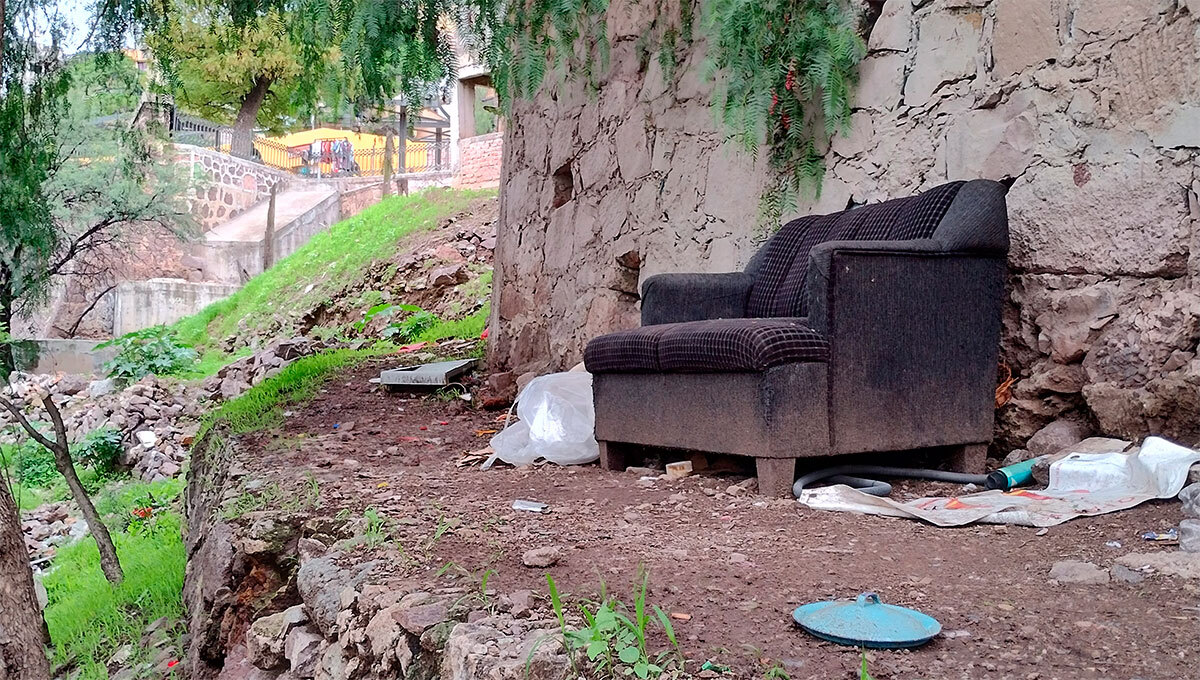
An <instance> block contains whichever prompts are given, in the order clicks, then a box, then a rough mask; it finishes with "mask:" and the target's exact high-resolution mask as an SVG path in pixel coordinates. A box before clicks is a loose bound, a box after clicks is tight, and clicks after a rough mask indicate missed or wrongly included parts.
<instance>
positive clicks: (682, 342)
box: [583, 318, 829, 373]
mask: <svg viewBox="0 0 1200 680" xmlns="http://www.w3.org/2000/svg"><path fill="white" fill-rule="evenodd" d="M583 357H584V359H583V360H584V366H585V367H586V368H587V370H588V371H590V372H592V373H639V372H643V373H644V372H664V373H722V372H750V371H765V370H766V369H768V368H771V367H772V366H778V365H780V364H786V363H793V362H800V361H826V360H828V358H829V343H828V342H827V341H826V340H825V338H824V337H822V336H821V334H820V333H817V332H816V331H814V330H812V329H811V328H809V327H808V326H807V325H805V323H804V319H796V318H775V319H713V320H709V321H689V322H687V323H672V324H661V325H657V326H644V327H642V328H637V329H634V330H629V331H619V332H617V333H609V334H608V335H602V336H600V337H598V338H596V339H594V340H592V341H591V342H589V343H588V345H587V348H586V349H585V350H584V354H583Z"/></svg>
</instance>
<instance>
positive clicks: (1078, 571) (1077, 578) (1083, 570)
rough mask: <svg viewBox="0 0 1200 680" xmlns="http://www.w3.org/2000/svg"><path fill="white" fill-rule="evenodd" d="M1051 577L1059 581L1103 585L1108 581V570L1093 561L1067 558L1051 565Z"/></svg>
mask: <svg viewBox="0 0 1200 680" xmlns="http://www.w3.org/2000/svg"><path fill="white" fill-rule="evenodd" d="M1050 578H1051V579H1053V580H1055V581H1058V582H1059V583H1075V584H1081V585H1103V584H1105V583H1108V581H1109V575H1108V572H1107V571H1105V570H1104V569H1101V568H1100V567H1098V566H1096V565H1094V564H1092V563H1091V562H1077V561H1074V560H1065V561H1062V562H1055V563H1054V566H1052V567H1050Z"/></svg>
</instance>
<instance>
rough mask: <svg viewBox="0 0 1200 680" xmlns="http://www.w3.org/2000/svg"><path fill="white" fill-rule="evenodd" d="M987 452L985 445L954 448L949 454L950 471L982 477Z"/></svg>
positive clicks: (964, 445) (984, 470) (985, 465)
mask: <svg viewBox="0 0 1200 680" xmlns="http://www.w3.org/2000/svg"><path fill="white" fill-rule="evenodd" d="M987 450H988V447H987V444H963V445H962V446H956V447H955V448H954V451H953V453H951V454H950V469H951V470H953V471H954V472H963V473H966V474H968V475H982V474H983V473H984V472H986V471H987Z"/></svg>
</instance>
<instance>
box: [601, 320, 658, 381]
mask: <svg viewBox="0 0 1200 680" xmlns="http://www.w3.org/2000/svg"><path fill="white" fill-rule="evenodd" d="M672 325H673V324H660V325H657V326H642V327H641V328H634V329H633V330H628V331H617V332H616V333H608V334H606V335H601V336H600V337H597V338H593V339H592V341H591V342H589V343H588V344H587V347H584V348H583V366H584V368H586V369H587V370H588V372H589V373H657V372H659V371H660V370H661V369H660V368H659V365H658V341H659V339H660V338H661V337H662V335H663V333H665V332H666V331H667V329H668V328H670V327H671V326H672Z"/></svg>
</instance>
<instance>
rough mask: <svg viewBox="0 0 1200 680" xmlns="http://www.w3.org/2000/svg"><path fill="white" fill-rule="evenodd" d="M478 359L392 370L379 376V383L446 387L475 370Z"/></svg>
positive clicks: (438, 362)
mask: <svg viewBox="0 0 1200 680" xmlns="http://www.w3.org/2000/svg"><path fill="white" fill-rule="evenodd" d="M477 363H479V360H478V359H456V360H454V361H435V362H433V363H431V364H419V365H417V366H403V367H401V368H390V369H388V370H386V371H382V372H380V374H379V383H380V384H381V385H383V386H385V387H389V388H396V387H412V386H420V385H431V386H436V387H445V386H446V385H449V384H451V383H453V382H454V381H455V379H456V378H458V377H459V376H461V375H463V374H464V373H466V372H467V371H470V370H471V369H473V368H475V365H476V364H477Z"/></svg>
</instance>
